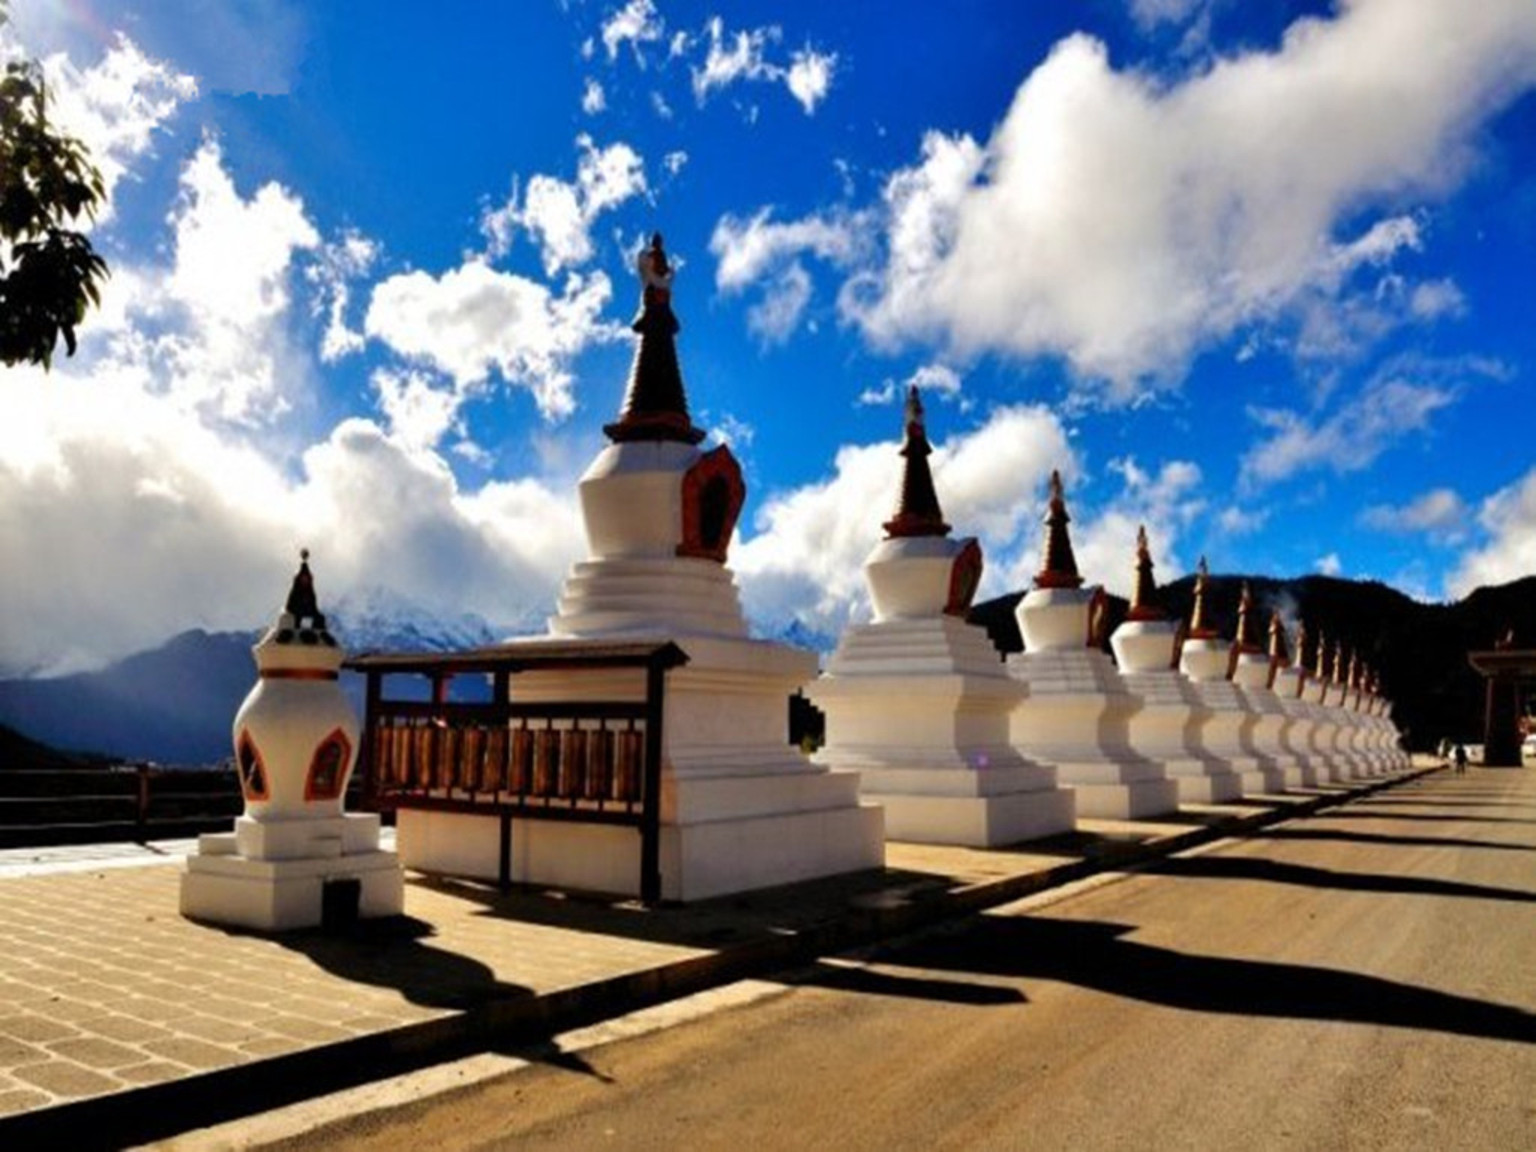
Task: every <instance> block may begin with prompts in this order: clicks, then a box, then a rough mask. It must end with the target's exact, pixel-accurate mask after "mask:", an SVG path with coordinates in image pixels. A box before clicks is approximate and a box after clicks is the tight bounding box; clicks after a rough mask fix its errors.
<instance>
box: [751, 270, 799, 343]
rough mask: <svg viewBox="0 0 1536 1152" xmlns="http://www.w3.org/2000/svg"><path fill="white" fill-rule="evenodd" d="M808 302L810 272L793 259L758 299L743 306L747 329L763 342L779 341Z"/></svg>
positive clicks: (795, 324)
mask: <svg viewBox="0 0 1536 1152" xmlns="http://www.w3.org/2000/svg"><path fill="white" fill-rule="evenodd" d="M810 302H811V274H810V273H809V272H807V271H806V270H805V266H804V265H802V264H801V263H799V262H798V261H796V262H795V263H793V264H790V265H789V266H787V267H785V268H784V269H782V270H781V271H780V272H779V273H778V275H777V276H775V277H774V279H773V282H772V283H771V284H769V285H768V287H767V288H766V289H765V290H764V292H763V296H762V299H761V300H759V301H758V302H757V303H756V304H754V305H752V307H750V308H748V309H747V330H748V331H750V332H751V333H752V334H753V335H754V336H756V337H757V338H758V339H759V340H761V341H762V342H763V343H764V344H765V345H772V344H783V343H784V342H785V341H786V340H788V339H789V338H790V336H792V335H793V334H794V331H795V329H796V328H798V327H799V326H800V317H801V316H802V315H804V313H805V308H806V305H807V304H809V303H810Z"/></svg>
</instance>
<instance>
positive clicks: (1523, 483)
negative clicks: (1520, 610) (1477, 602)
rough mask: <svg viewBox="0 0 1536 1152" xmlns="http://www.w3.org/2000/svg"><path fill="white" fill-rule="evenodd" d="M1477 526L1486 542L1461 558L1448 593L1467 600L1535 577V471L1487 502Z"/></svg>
mask: <svg viewBox="0 0 1536 1152" xmlns="http://www.w3.org/2000/svg"><path fill="white" fill-rule="evenodd" d="M1477 522H1478V525H1479V527H1481V528H1482V530H1483V531H1484V532H1485V533H1486V534H1487V540H1486V541H1485V542H1484V543H1483V544H1481V545H1480V546H1478V547H1476V548H1473V549H1471V550H1469V551H1468V552H1467V553H1466V554H1465V555H1464V556H1462V558H1461V560H1460V562H1459V563H1458V564H1457V566H1456V570H1455V571H1454V572H1453V573H1452V574H1451V575H1450V576H1449V577H1448V578H1447V580H1446V582H1445V583H1446V590H1447V591H1448V592H1450V593H1451V594H1452V595H1454V596H1465V595H1466V594H1467V593H1469V592H1471V591H1473V590H1474V589H1476V588H1481V587H1484V586H1485V585H1490V584H1504V583H1508V582H1509V581H1511V580H1519V579H1521V578H1522V577H1525V576H1530V575H1533V574H1536V468H1532V469H1531V470H1530V471H1528V472H1526V474H1525V475H1524V476H1522V477H1521V478H1520V479H1518V480H1516V481H1515V482H1514V483H1512V484H1510V485H1509V486H1507V487H1505V488H1501V489H1499V490H1498V491H1497V492H1495V493H1494V494H1493V495H1491V496H1489V497H1488V498H1487V499H1486V500H1484V501H1483V502H1482V504H1481V506H1480V507H1479V508H1478V511H1477Z"/></svg>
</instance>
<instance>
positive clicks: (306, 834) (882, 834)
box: [182, 237, 1406, 928]
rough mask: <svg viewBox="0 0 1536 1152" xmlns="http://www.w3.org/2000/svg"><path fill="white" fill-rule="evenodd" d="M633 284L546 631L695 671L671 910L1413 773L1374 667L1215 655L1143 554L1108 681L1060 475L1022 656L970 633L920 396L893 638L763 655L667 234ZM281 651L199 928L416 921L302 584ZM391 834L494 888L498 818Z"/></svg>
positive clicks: (581, 878)
mask: <svg viewBox="0 0 1536 1152" xmlns="http://www.w3.org/2000/svg"><path fill="white" fill-rule="evenodd" d="M639 271H640V277H641V280H642V283H643V285H644V290H643V295H642V306H641V311H640V314H639V315H638V316H637V318H636V320H635V322H634V324H633V329H634V331H635V332H636V333H637V334H638V335H639V342H638V347H637V349H636V353H635V361H634V367H633V369H632V371H631V374H630V379H629V385H628V389H627V391H626V395H625V400H624V407H623V411H622V413H621V415H620V417H619V419H618V421H616V422H615V423H613V424H610V425H608V426H607V427H606V428H605V432H606V433H607V435H608V438H609V439H610V441H611V443H610V444H609V445H608V446H607V447H605V448H604V449H603V450H602V451H601V452H600V453H599V454H598V456H597V458H596V459H595V460H594V461H593V462H592V465H591V466H590V467H589V468H588V469H587V471H586V473H585V474H584V475H583V476H582V478H581V481H580V484H579V494H580V500H581V511H582V522H583V527H584V529H585V532H586V536H587V541H588V548H589V558H588V559H587V560H585V561H581V562H579V563H577V564H576V565H575V566H574V568H573V569H572V571H571V573H570V575H569V576H568V577H567V579H566V582H565V585H564V587H563V588H562V590H561V594H560V598H559V601H558V605H557V610H556V614H555V615H554V616H553V617H552V618H551V620H550V622H549V632H548V634H547V636H546V637H544V639H551V640H570V639H591V640H616V639H624V640H638V639H642V638H645V639H655V640H658V641H673V642H675V643H677V644H678V645H679V646H680V647H681V648H682V649H683V650H684V651H685V652H686V653H687V656H688V662H687V664H686V665H684V666H682V667H679V668H675V669H673V670H672V671H670V672H668V673H667V682H666V703H665V712H664V723H663V725H662V776H661V779H662V790H661V798H660V800H661V803H660V810H661V811H660V817H661V874H662V896H663V897H664V898H666V899H673V900H693V899H700V898H704V897H709V896H716V895H722V894H725V893H730V892H738V891H743V890H747V889H754V888H763V887H769V886H772V885H777V884H784V883H789V882H792V881H798V880H805V879H810V878H814V877H820V876H828V875H833V874H836V873H841V872H849V871H855V870H859V869H867V868H877V867H880V866H881V865H882V864H883V863H884V859H885V841H886V839H887V838H891V839H900V840H915V841H925V842H931V843H943V844H956V845H977V846H993V845H1002V844H1008V843H1012V842H1017V841H1020V840H1025V839H1030V838H1033V837H1039V836H1046V835H1051V834H1053V833H1058V832H1062V831H1066V830H1068V829H1070V828H1072V827H1073V824H1074V821H1075V819H1076V817H1077V816H1078V815H1083V816H1110V817H1144V816H1154V815H1156V814H1157V813H1160V812H1169V811H1172V810H1174V809H1175V808H1177V806H1178V805H1179V804H1180V802H1181V801H1183V802H1210V801H1216V802H1219V801H1223V800H1230V799H1234V798H1236V797H1238V796H1240V795H1243V794H1245V793H1268V792H1275V791H1279V790H1282V789H1284V788H1286V787H1291V786H1304V785H1312V784H1317V783H1319V782H1322V781H1325V780H1330V781H1331V780H1345V779H1353V778H1355V777H1360V776H1367V775H1373V774H1377V773H1383V772H1388V771H1392V770H1395V769H1397V768H1400V767H1403V766H1404V765H1405V764H1406V759H1405V757H1404V755H1403V753H1402V752H1401V750H1400V749H1399V747H1398V742H1397V733H1396V730H1395V729H1394V727H1393V725H1392V722H1391V720H1390V719H1389V717H1388V715H1387V706H1386V702H1385V701H1384V700H1383V699H1382V698H1381V697H1380V696H1379V695H1378V694H1377V693H1376V692H1375V691H1374V690H1373V688H1372V687H1371V686H1368V685H1367V684H1366V683H1365V682H1364V677H1363V676H1362V675H1361V674H1359V670H1358V664H1357V665H1356V667H1355V674H1354V675H1352V676H1344V675H1342V670H1340V669H1339V668H1338V666H1339V665H1340V664H1341V663H1342V661H1340V660H1338V659H1337V657H1335V659H1334V661H1333V667H1334V669H1335V672H1334V674H1333V675H1326V676H1325V675H1317V676H1308V675H1307V674H1306V672H1304V671H1303V670H1302V669H1301V668H1299V667H1296V666H1294V665H1291V664H1288V663H1287V662H1285V660H1284V659H1283V655H1282V653H1281V652H1280V650H1278V649H1277V654H1276V655H1275V656H1273V657H1272V656H1270V655H1267V654H1265V653H1264V652H1262V651H1260V650H1258V649H1257V648H1255V647H1254V646H1252V645H1251V643H1250V642H1249V637H1248V632H1247V626H1248V623H1249V617H1250V616H1251V615H1252V613H1251V608H1250V609H1247V610H1245V612H1244V614H1243V617H1242V623H1241V624H1240V626H1239V635H1238V643H1237V644H1236V645H1232V644H1229V643H1227V642H1226V641H1224V640H1221V639H1219V638H1217V637H1216V636H1215V635H1214V633H1212V632H1210V631H1209V630H1207V629H1206V628H1205V627H1204V616H1203V612H1204V588H1203V580H1202V581H1201V583H1200V585H1199V586H1197V591H1196V606H1195V616H1194V621H1193V628H1192V629H1191V631H1190V634H1189V637H1188V639H1186V640H1184V641H1183V643H1182V646H1181V645H1180V642H1179V636H1178V632H1177V629H1176V628H1175V626H1174V624H1173V623H1172V622H1170V621H1168V620H1166V619H1163V618H1161V616H1160V614H1159V613H1158V612H1157V610H1156V609H1155V607H1154V605H1153V591H1154V589H1153V586H1152V581H1151V561H1150V559H1149V558H1148V556H1147V552H1146V548H1145V539H1144V538H1143V539H1142V541H1141V545H1142V546H1141V548H1140V551H1139V560H1138V564H1139V567H1138V581H1137V593H1136V595H1135V597H1133V604H1132V610H1131V614H1130V619H1129V620H1128V621H1127V622H1126V623H1125V624H1124V625H1122V626H1121V627H1120V628H1118V629H1117V630H1116V632H1115V635H1114V636H1113V637H1112V638H1111V645H1112V647H1113V649H1114V651H1115V661H1112V660H1111V659H1110V657H1109V656H1108V655H1107V654H1106V653H1105V652H1103V651H1102V649H1101V647H1100V643H1099V641H1100V639H1101V638H1100V637H1099V635H1098V629H1099V621H1100V619H1101V617H1102V609H1103V603H1104V601H1103V597H1102V593H1101V592H1099V591H1097V590H1093V589H1085V588H1083V587H1082V583H1083V581H1082V580H1081V578H1080V577H1079V576H1078V574H1077V571H1076V565H1075V562H1074V560H1073V558H1072V552H1071V544H1070V541H1069V538H1068V534H1067V514H1066V509H1065V506H1064V504H1063V502H1062V494H1061V486H1060V481H1059V479H1058V478H1056V477H1053V478H1052V490H1051V507H1050V514H1049V516H1048V518H1047V524H1048V532H1047V537H1046V546H1045V563H1044V564H1043V566H1042V568H1041V571H1040V573H1039V574H1038V575H1037V576H1036V578H1035V581H1034V584H1035V586H1034V588H1033V589H1032V590H1031V591H1030V592H1029V593H1028V595H1026V596H1025V597H1024V599H1023V601H1022V602H1021V603H1020V604H1019V606H1018V611H1017V615H1018V619H1019V625H1020V630H1021V632H1022V634H1023V637H1024V645H1025V650H1024V652H1023V653H1022V654H1018V655H1014V656H1011V657H1009V658H1008V660H1007V661H1006V662H1005V661H1004V660H1003V659H1002V658H1001V657H1000V655H999V654H998V652H997V651H996V649H995V648H994V647H993V646H992V644H991V642H990V640H989V639H988V637H987V635H986V633H985V632H984V631H983V630H982V629H981V628H980V627H978V626H976V625H973V624H970V623H967V621H966V619H965V614H966V611H967V609H968V608H969V606H970V603H971V599H972V597H973V595H974V593H975V590H976V586H977V582H978V581H979V579H980V576H981V566H982V556H981V549H980V547H979V546H978V544H977V543H976V541H975V540H957V539H953V538H951V537H950V535H949V526H948V525H947V524H945V523H944V521H943V517H942V514H941V512H940V509H939V504H938V498H937V495H936V493H935V492H934V488H933V479H932V475H931V473H930V470H929V467H928V461H927V456H928V453H929V445H928V441H927V437H926V433H925V430H924V426H923V416H922V407H921V402H920V399H919V397H918V395H917V393H916V391H915V390H914V391H913V392H912V393H911V395H910V397H909V400H908V406H907V412H906V417H907V418H906V436H905V443H904V445H903V447H902V455H903V456H904V457H905V469H904V474H903V479H902V492H901V496H900V499H899V503H898V508H897V512H896V515H895V516H894V517H893V518H892V519H891V520H890V521H888V522H887V523H886V524H885V530H886V536H885V539H883V540H882V541H881V542H880V543H879V544H878V545H877V546H876V547H875V549H874V551H873V552H872V553H871V555H870V557H869V559H868V561H867V563H866V564H865V574H866V577H867V579H868V581H869V588H870V593H871V599H872V602H873V607H874V615H873V619H872V620H871V622H870V623H867V624H861V625H856V626H853V627H850V628H849V629H848V631H847V632H846V633H845V635H844V636H843V637H842V640H841V642H840V643H839V645H838V647H837V650H836V651H835V652H834V654H833V655H832V657H831V659H830V661H829V662H828V665H827V668H826V671H825V674H822V675H818V658H817V655H816V654H815V653H814V652H810V651H806V650H804V649H797V648H793V647H791V646H789V645H786V644H780V643H775V642H771V641H766V640H757V639H752V638H751V637H750V636H749V635H748V631H747V626H746V621H745V619H744V617H743V615H742V611H741V605H740V601H739V597H738V594H737V589H736V585H735V581H734V579H733V577H732V575H731V572H730V569H729V568H728V567H727V566H726V563H725V560H726V554H727V550H728V548H729V544H730V540H731V535H732V532H733V530H734V528H735V524H736V520H737V518H738V516H739V514H740V511H741V507H742V504H743V502H744V500H745V487H744V485H743V483H742V479H741V471H740V467H739V466H738V464H737V462H736V460H735V459H734V458H733V457H732V455H731V453H730V450H729V448H728V447H726V446H721V447H717V448H714V449H712V450H710V451H701V450H700V449H699V447H698V444H699V442H700V441H701V440H702V439H703V437H704V433H703V432H702V431H700V430H699V429H697V428H695V427H694V426H693V424H692V422H691V420H690V418H689V416H688V407H687V400H686V396H685V393H684V388H683V382H682V375H681V371H680V369H679V366H678V361H677V351H676V346H675V340H674V338H675V336H676V333H677V331H678V327H679V326H678V323H677V320H676V317H675V316H674V315H673V312H672V308H671V281H672V272H671V270H670V269H669V268H668V266H667V261H666V255H665V253H664V252H663V251H662V248H661V243H660V237H657V238H656V239H655V240H654V241H653V243H652V246H651V247H650V248H649V249H648V250H647V251H646V252H644V253H643V254H642V255H641V257H640V261H639ZM306 627H307V628H309V629H310V630H311V632H312V633H313V635H309V634H306V633H305V632H304V629H305V628H306ZM1275 634H1276V636H1277V638H1279V637H1283V631H1282V630H1279V629H1278V628H1277V629H1276V633H1275ZM529 639H539V638H524V640H523V642H525V643H526V642H528V640H529ZM1318 648H1319V650H1320V651H1321V649H1322V645H1321V643H1319V645H1318ZM257 659H258V665H259V667H260V669H261V681H260V683H259V685H258V687H257V689H256V690H254V691H253V692H252V695H251V697H250V698H249V699H248V700H247V703H246V705H245V707H244V708H243V709H242V712H241V714H240V716H239V717H237V719H236V725H235V740H236V746H237V758H238V760H239V763H240V767H241V784H242V788H244V789H245V793H246V815H245V816H244V817H242V818H241V820H240V821H238V822H237V827H236V831H235V832H234V833H232V834H226V835H221V836H211V837H205V838H204V842H203V844H202V846H201V848H200V852H199V853H198V855H197V856H195V857H194V858H193V859H192V860H191V861H190V862H189V871H188V875H187V877H186V879H185V881H184V884H183V894H182V899H183V910H184V911H186V912H187V913H188V914H189V915H194V916H198V917H202V918H207V919H214V920H225V921H228V922H234V923H242V924H247V925H250V926H255V927H268V928H272V927H288V926H294V925H299V924H303V923H313V922H316V921H317V920H319V919H320V917H321V903H322V894H323V892H325V891H327V890H333V891H341V892H343V894H345V890H344V889H341V888H340V887H339V885H340V884H341V883H342V882H343V881H344V882H345V883H346V884H349V885H353V886H354V887H353V889H352V895H351V896H350V900H351V901H352V906H353V907H355V908H356V909H357V911H358V913H359V914H361V915H365V916H367V915H387V914H391V913H392V912H397V911H398V910H399V908H400V906H401V889H400V883H399V878H398V866H397V864H396V862H395V860H394V857H393V856H392V855H391V854H388V853H384V852H381V851H380V850H379V847H378V827H377V818H376V817H350V816H343V815H342V814H341V812H340V795H341V793H342V791H343V790H344V788H345V782H346V778H347V775H348V773H349V772H350V771H351V768H352V764H353V760H354V749H355V748H356V747H357V742H358V740H357V738H358V733H357V728H356V723H355V720H351V719H349V718H347V717H346V716H344V715H343V713H344V712H346V707H345V701H344V699H343V698H342V695H341V693H340V692H339V691H338V690H337V687H336V684H335V676H336V668H337V666H338V665H339V664H340V661H341V654H340V652H339V650H338V649H336V648H335V647H334V645H333V644H332V643H331V641H330V637H329V634H328V633H327V632H325V629H324V617H323V616H322V615H320V613H319V608H318V606H317V604H316V603H315V600H314V595H313V585H312V582H311V580H310V578H309V574H308V569H307V567H305V568H303V569H301V572H300V576H299V578H298V579H297V580H296V581H295V586H294V591H293V592H292V593H291V594H290V598H289V603H288V605H287V606H286V608H285V612H284V614H282V615H281V616H280V617H279V620H278V623H277V624H276V625H275V626H274V628H273V630H272V632H271V633H270V634H269V635H268V636H267V637H266V638H265V639H264V640H263V642H262V644H261V645H259V646H258V648H257ZM1116 661H1118V667H1117V666H1116ZM1320 664H1321V661H1320ZM1322 671H1323V669H1322V668H1321V667H1320V668H1319V672H1322ZM643 676H644V673H643V672H641V671H631V670H617V671H614V670H609V671H602V672H599V673H597V674H594V672H593V670H591V669H585V670H561V671H529V672H525V673H522V674H520V675H518V676H515V677H512V678H511V683H510V687H509V692H510V695H511V698H512V699H514V700H515V701H519V702H522V703H531V704H537V703H540V702H552V701H564V702H582V701H604V700H614V699H621V698H626V697H628V698H632V699H642V698H643V694H644V690H645V686H644V682H643ZM800 689H804V690H805V692H806V694H807V695H808V696H809V697H810V698H811V699H812V700H813V701H814V702H815V703H816V704H817V705H818V706H819V707H820V708H821V709H822V710H823V711H824V713H825V716H826V743H825V745H824V746H823V747H822V748H821V750H820V751H819V752H817V753H816V754H815V755H814V756H811V757H807V756H805V755H804V754H802V753H801V752H800V750H799V749H798V748H796V747H792V746H791V745H790V744H789V743H788V739H787V736H788V733H787V707H786V703H787V701H788V699H789V697H790V696H791V695H792V694H793V693H795V692H796V691H797V690H800ZM510 832H511V837H510V843H511V845H512V846H513V850H512V859H511V862H510V864H511V877H512V879H513V880H515V881H524V882H530V883H538V884H549V885H557V886H568V887H573V888H585V889H591V890H595V891H603V892H616V893H633V892H635V891H636V890H637V886H638V880H639V872H640V869H639V853H640V846H639V838H638V837H637V836H636V835H635V832H634V830H633V829H631V828H623V827H615V826H613V825H606V824H586V823H580V822H577V821H571V820H560V821H546V820H539V819H523V818H521V817H518V818H516V819H514V820H513V821H512V826H511V829H510ZM397 840H398V848H399V862H400V863H401V864H404V865H405V866H408V867H413V868H416V869H419V870H422V871H425V872H440V873H451V874H456V875H462V876H471V877H481V878H484V879H487V880H492V879H496V878H497V877H498V875H499V870H500V867H501V863H502V852H503V844H504V841H503V838H502V827H501V821H500V819H499V818H498V816H497V815H495V814H494V813H493V812H489V811H487V812H478V811H462V810H456V811H442V810H422V809H416V808H402V809H401V810H400V811H399V813H398V814H397ZM359 888H360V891H358V889H359Z"/></svg>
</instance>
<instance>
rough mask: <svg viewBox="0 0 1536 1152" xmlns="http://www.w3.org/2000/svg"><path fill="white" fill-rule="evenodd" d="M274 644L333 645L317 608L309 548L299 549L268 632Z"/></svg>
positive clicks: (334, 642) (323, 615) (329, 646)
mask: <svg viewBox="0 0 1536 1152" xmlns="http://www.w3.org/2000/svg"><path fill="white" fill-rule="evenodd" d="M270 636H271V639H272V641H273V642H274V643H277V644H322V645H325V646H326V647H328V648H334V647H335V646H336V641H335V639H334V638H333V637H332V636H331V633H330V631H329V629H328V628H327V627H326V623H325V614H324V613H323V612H321V611H320V604H319V601H318V600H317V599H316V597H315V577H314V575H313V573H311V572H310V570H309V549H308V548H301V549H299V570H298V571H297V572H295V573H294V575H293V584H292V585H290V586H289V588H288V599H287V601H286V602H285V603H284V604H283V611H282V615H281V616H279V617H278V622H277V625H276V626H275V627H274V628H273V630H272V632H271V633H270Z"/></svg>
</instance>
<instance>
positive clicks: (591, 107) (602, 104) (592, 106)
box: [581, 77, 608, 116]
mask: <svg viewBox="0 0 1536 1152" xmlns="http://www.w3.org/2000/svg"><path fill="white" fill-rule="evenodd" d="M607 107H608V97H607V96H606V95H605V94H604V92H603V86H602V85H601V84H599V83H598V82H597V81H596V80H593V79H592V78H591V77H588V78H587V82H586V84H585V85H584V86H583V87H582V90H581V110H582V111H583V112H585V113H586V114H587V115H588V116H596V115H597V114H598V113H599V112H601V111H603V109H605V108H607Z"/></svg>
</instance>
